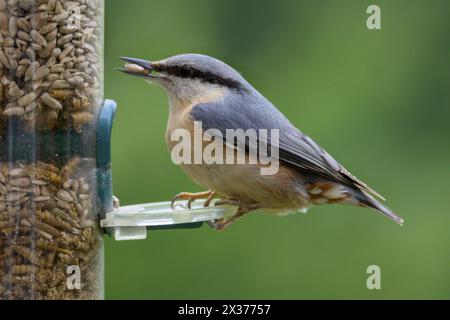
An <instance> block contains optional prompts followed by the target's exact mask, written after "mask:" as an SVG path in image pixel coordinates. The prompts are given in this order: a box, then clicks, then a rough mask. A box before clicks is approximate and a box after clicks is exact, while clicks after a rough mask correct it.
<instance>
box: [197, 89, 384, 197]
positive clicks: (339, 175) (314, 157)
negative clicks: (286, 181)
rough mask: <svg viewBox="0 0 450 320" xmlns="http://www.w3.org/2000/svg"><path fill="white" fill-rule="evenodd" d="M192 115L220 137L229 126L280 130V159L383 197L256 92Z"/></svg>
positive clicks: (206, 106) (205, 106) (228, 98)
mask: <svg viewBox="0 0 450 320" xmlns="http://www.w3.org/2000/svg"><path fill="white" fill-rule="evenodd" d="M191 116H192V118H193V120H194V121H201V122H202V127H203V129H204V130H208V129H217V130H219V131H220V132H221V133H222V136H221V137H220V138H224V137H225V136H226V130H227V129H233V130H236V129H243V130H248V129H255V130H259V129H267V130H272V129H278V132H279V146H278V148H279V160H280V161H281V162H284V163H286V164H288V165H290V166H292V167H295V168H297V169H298V170H299V171H301V172H302V173H303V174H305V175H306V176H313V177H319V178H326V179H329V180H331V181H335V182H338V183H342V184H344V185H347V186H349V187H351V188H353V189H359V190H361V191H364V192H366V193H369V194H372V195H375V196H377V197H379V198H381V199H383V200H384V198H383V197H382V196H380V195H379V194H378V193H377V192H376V191H374V190H373V189H371V188H370V187H369V186H367V185H366V184H365V183H364V182H362V181H361V180H359V179H358V178H356V177H355V176H353V175H352V174H351V173H350V172H349V171H347V170H346V169H345V168H344V167H343V166H342V165H340V164H339V163H338V162H337V161H336V160H335V159H334V158H333V157H332V156H331V155H329V154H328V153H327V152H326V151H325V150H324V149H322V148H321V147H320V146H319V145H318V144H317V143H316V142H314V141H313V140H312V139H311V138H309V137H308V136H307V135H305V134H303V133H302V132H301V131H300V130H298V129H297V128H295V127H294V126H293V125H292V124H291V123H290V121H289V120H288V119H287V118H286V117H285V116H284V115H283V114H282V113H281V112H280V111H278V109H276V108H275V107H274V106H273V105H272V104H271V103H270V102H269V101H268V100H267V99H265V98H264V97H263V96H261V95H260V94H259V93H257V92H250V93H239V94H235V95H226V96H225V97H224V98H222V99H221V100H219V101H215V102H209V103H200V104H197V105H195V106H194V107H193V108H192V110H191ZM267 144H270V143H267ZM247 151H248V149H247Z"/></svg>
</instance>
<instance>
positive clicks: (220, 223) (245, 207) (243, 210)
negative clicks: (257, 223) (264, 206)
mask: <svg viewBox="0 0 450 320" xmlns="http://www.w3.org/2000/svg"><path fill="white" fill-rule="evenodd" d="M215 205H216V206H220V205H231V206H235V207H238V210H237V212H236V213H235V214H234V215H233V216H232V217H231V218H228V219H219V220H214V221H208V222H207V223H208V225H209V226H210V227H211V228H213V229H216V230H217V231H223V230H225V229H226V228H228V227H229V226H230V225H231V224H233V222H235V221H236V220H237V219H238V218H240V217H242V216H244V215H245V214H247V213H249V212H251V211H254V210H258V209H261V208H260V206H259V205H257V204H243V203H242V202H240V201H237V200H231V199H223V200H219V201H217V202H216V203H215Z"/></svg>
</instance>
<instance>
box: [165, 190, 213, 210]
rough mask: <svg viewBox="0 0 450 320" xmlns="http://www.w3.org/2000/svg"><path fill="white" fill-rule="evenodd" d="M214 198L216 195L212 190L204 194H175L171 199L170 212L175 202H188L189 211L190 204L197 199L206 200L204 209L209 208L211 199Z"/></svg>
mask: <svg viewBox="0 0 450 320" xmlns="http://www.w3.org/2000/svg"><path fill="white" fill-rule="evenodd" d="M215 196H216V193H215V192H214V191H212V190H208V191H205V192H198V193H190V192H182V193H179V194H177V195H176V196H175V197H173V198H172V202H171V207H172V210H173V209H174V208H175V202H177V201H180V200H188V203H187V206H188V208H189V209H191V204H192V202H194V201H195V200H199V199H206V202H205V205H204V206H205V207H207V206H209V205H210V203H211V201H212V200H213V198H214V197H215Z"/></svg>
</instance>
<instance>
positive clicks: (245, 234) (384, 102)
mask: <svg viewBox="0 0 450 320" xmlns="http://www.w3.org/2000/svg"><path fill="white" fill-rule="evenodd" d="M369 4H377V5H379V6H380V7H381V13H382V30H379V31H370V30H368V29H367V28H366V19H367V17H368V15H367V14H366V9H367V7H368V5H369ZM106 6H107V10H106V50H105V52H106V82H105V88H106V92H105V94H106V97H108V98H111V99H115V100H116V101H117V102H118V104H119V111H118V115H117V119H116V122H115V128H114V137H113V168H114V169H113V170H114V189H115V194H116V195H117V196H118V197H119V198H120V199H121V202H122V204H124V205H126V204H133V203H142V202H153V201H163V200H169V199H170V198H171V197H172V196H174V195H175V194H177V193H179V192H181V191H200V190H201V189H200V188H199V187H198V186H196V185H195V184H194V183H193V182H191V181H190V180H189V179H188V178H187V177H186V176H185V175H184V173H183V172H182V171H181V169H179V168H177V167H176V166H175V165H173V164H172V162H171V160H170V155H169V153H168V151H167V149H166V146H165V143H164V138H163V137H164V133H165V127H166V121H167V114H168V106H167V98H166V96H165V93H164V92H163V91H162V90H160V89H159V88H157V87H154V86H150V85H148V84H147V83H145V82H144V81H142V80H139V79H135V78H130V77H126V76H124V75H122V74H120V73H118V72H116V71H114V70H113V68H114V67H116V66H120V65H121V62H120V61H119V60H118V58H117V57H119V56H123V55H125V56H133V57H140V58H146V59H152V60H154V59H161V58H165V57H168V56H171V55H175V54H179V53H188V52H195V53H204V54H208V55H212V56H215V57H217V58H219V59H221V60H224V61H225V62H227V63H229V64H230V65H232V66H233V67H235V68H236V69H238V70H239V71H241V72H242V73H243V75H244V76H245V77H246V78H247V80H249V81H250V82H251V83H252V84H253V85H254V86H255V87H256V88H257V89H258V90H259V91H260V92H261V93H263V94H264V95H265V96H266V97H267V98H269V99H270V100H271V101H272V102H273V103H274V104H275V105H276V106H277V107H278V108H279V109H280V110H281V111H282V112H283V113H284V114H285V115H286V116H287V117H288V118H289V119H290V120H291V121H292V122H293V123H294V124H295V125H297V126H298V127H299V128H301V130H302V131H304V132H305V133H307V134H309V135H310V136H311V137H313V139H315V140H316V141H318V142H319V143H320V144H321V145H322V146H323V147H324V148H326V149H327V150H328V151H329V152H330V153H331V154H332V155H333V156H335V157H336V158H337V159H338V160H339V161H340V162H341V163H343V164H344V165H345V166H346V167H347V168H348V169H349V170H350V171H352V172H353V173H354V174H355V175H357V176H359V177H360V178H361V179H363V180H365V181H367V182H368V183H369V184H370V185H371V186H372V187H373V188H375V189H376V190H378V191H379V192H380V193H382V194H383V195H385V196H386V197H387V198H388V202H387V204H388V205H389V206H390V207H391V208H393V209H394V210H395V211H396V212H397V213H398V214H399V215H401V216H402V217H403V218H405V220H406V223H405V226H404V227H400V226H398V225H396V224H395V223H393V222H391V221H388V220H387V219H385V218H384V217H382V216H381V215H378V214H376V213H374V212H372V211H370V210H366V209H361V208H352V207H344V206H323V207H314V208H312V210H310V212H309V214H308V215H300V214H295V215H290V216H288V217H285V218H280V217H275V216H270V215H266V214H253V215H249V216H247V217H245V218H244V219H242V220H240V221H238V223H236V224H235V225H233V226H232V227H230V228H229V229H228V230H227V231H225V232H222V233H218V232H215V231H213V230H212V229H210V228H208V227H203V228H201V229H198V230H179V231H157V232H152V233H150V234H149V237H148V239H147V240H146V241H140V242H122V243H118V242H114V241H113V240H112V239H110V238H108V239H107V240H106V298H109V299H166V298H167V299H169V298H173V299H197V298H201V299H220V298H234V299H250V298H258V299H259V298H262V299H278V298H279V299H306V298H330V299H346V298H369V299H381V298H382V299H390V298H425V299H428V298H443V299H449V298H450V250H449V244H450V232H449V227H450V214H449V199H450V196H449V190H450V188H449V187H450V186H449V184H450V170H449V169H450V161H449V159H450V144H449V137H450V122H449V120H450V90H449V88H450V87H449V85H450V59H449V53H450V41H449V40H450V28H449V27H450V22H449V21H450V20H449V15H450V2H448V1H435V0H434V1H406V0H405V1H361V0H355V1H333V0H329V1H315V2H313V1H293V0H292V1H260V0H258V1H256V0H255V1H240V0H227V1H207V0H202V1H199V0H190V1H182V0H179V1H175V0H164V1H162V0H161V1H155V0H151V1H149V0H127V1H123V0H108V1H106ZM372 264H375V265H379V266H380V267H381V272H382V277H381V279H382V280H381V281H382V289H381V290H373V291H370V290H368V289H367V287H366V279H367V276H368V275H367V274H366V268H367V267H368V266H369V265H372Z"/></svg>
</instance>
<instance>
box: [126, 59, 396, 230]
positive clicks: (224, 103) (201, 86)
mask: <svg viewBox="0 0 450 320" xmlns="http://www.w3.org/2000/svg"><path fill="white" fill-rule="evenodd" d="M122 59H123V60H125V61H126V62H127V63H128V64H127V65H126V67H125V68H124V69H119V70H121V71H123V72H125V73H127V74H131V75H135V76H140V77H143V78H146V79H148V80H150V82H152V83H155V84H157V85H159V86H161V87H162V88H164V89H165V90H166V92H167V94H168V96H169V106H170V107H169V121H168V126H167V133H166V141H167V144H168V147H169V149H170V150H172V148H174V146H175V141H174V140H173V134H174V132H175V131H176V130H178V129H185V130H187V131H188V132H191V133H193V132H194V131H195V130H196V129H198V128H197V126H198V124H201V130H203V132H206V135H207V136H208V135H209V136H210V139H209V140H208V141H209V142H210V143H220V144H221V146H222V148H223V149H224V151H225V152H226V151H231V153H233V154H234V152H238V151H240V152H244V153H245V155H246V157H249V156H250V155H252V154H253V153H255V152H258V150H259V148H261V144H258V146H259V148H258V147H256V148H255V147H251V146H249V141H248V140H246V142H245V143H244V145H242V143H241V144H239V143H237V142H236V141H235V140H233V141H232V142H231V143H230V141H228V140H227V141H225V139H224V137H225V136H226V135H227V130H239V129H241V130H243V131H244V132H246V131H247V130H251V129H254V130H255V131H258V132H259V131H260V130H261V129H266V130H270V131H272V130H274V129H275V130H277V132H278V141H276V142H274V141H272V140H269V138H268V137H267V136H266V138H264V139H263V138H261V137H259V138H257V139H259V141H258V142H264V143H265V144H262V145H263V146H264V145H265V146H269V145H270V146H273V144H276V147H277V153H276V154H277V160H279V169H278V171H277V172H276V173H275V174H273V175H262V174H261V168H262V167H264V165H263V164H262V163H260V162H257V163H253V164H251V163H245V164H237V163H234V164H232V165H230V164H229V163H226V164H224V163H212V164H211V163H183V164H181V167H182V168H183V170H184V171H185V172H186V173H187V175H188V176H189V177H190V178H191V179H192V180H194V181H195V182H196V183H197V184H199V185H201V186H202V187H204V188H206V189H209V191H207V192H202V193H197V194H193V193H181V194H179V195H178V196H176V197H175V198H174V201H176V200H189V203H190V202H191V201H194V200H195V199H207V201H206V205H209V204H210V203H211V201H212V199H213V198H215V197H218V198H220V200H219V201H218V202H216V204H231V205H235V206H237V207H238V208H239V209H238V211H237V213H236V215H235V216H233V217H232V218H230V219H226V220H222V221H215V222H214V223H212V225H213V227H215V228H216V229H218V230H222V229H224V228H225V227H227V226H228V225H230V224H231V223H232V222H233V221H234V220H235V219H237V218H238V217H241V216H243V215H244V214H246V213H248V212H251V211H254V210H257V209H263V210H265V211H268V212H274V213H277V214H284V213H288V212H293V211H304V210H306V209H308V208H309V207H310V206H312V205H314V204H333V203H339V204H351V205H358V206H363V207H369V208H373V209H375V210H377V211H378V212H380V213H382V214H383V215H385V216H387V217H388V218H389V219H391V220H393V221H395V222H397V223H399V224H402V223H403V219H401V218H400V217H398V216H396V215H395V214H394V213H393V212H392V211H391V210H390V209H389V208H387V207H385V206H383V205H382V204H381V203H380V202H379V201H378V200H376V199H375V197H377V198H380V199H382V200H384V199H383V198H382V197H381V196H380V195H379V194H378V193H376V192H375V191H374V190H373V189H371V188H369V187H368V186H367V185H366V184H365V183H364V182H362V181H361V180H359V179H358V178H356V177H355V176H353V175H352V174H351V173H350V172H349V171H347V170H346V169H345V168H344V167H343V166H342V165H340V164H339V163H338V162H337V161H336V160H335V159H333V158H332V157H331V156H330V155H329V154H328V153H327V152H326V151H325V150H324V149H322V148H321V147H320V146H319V145H318V144H317V143H315V142H314V141H313V140H312V139H311V138H309V137H308V136H306V135H305V134H303V133H302V132H301V131H300V130H298V129H297V128H296V127H294V126H293V125H292V124H291V122H289V120H288V119H287V118H286V117H285V116H284V115H283V114H282V113H281V112H280V111H279V110H278V109H277V108H276V107H275V106H273V105H272V103H270V101H268V100H267V99H266V98H265V97H263V96H262V95H261V94H260V93H259V92H258V91H257V90H256V89H255V88H253V87H252V86H251V85H250V84H249V83H248V82H247V81H246V80H245V79H244V78H243V77H242V76H241V75H240V74H239V73H238V72H237V71H236V70H234V69H233V68H231V67H230V66H228V65H227V64H225V63H223V62H222V61H219V60H217V59H215V58H212V57H209V56H205V55H199V54H182V55H177V56H174V57H171V58H168V59H165V60H160V61H154V62H152V61H146V60H140V59H133V58H122ZM211 129H213V130H211ZM211 136H212V137H211ZM262 139H263V140H264V141H262ZM211 141H213V142H211ZM206 145H207V143H206V142H205V141H203V142H202V148H203V149H204V148H205V146H206ZM216 151H217V149H216Z"/></svg>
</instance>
